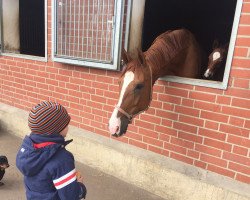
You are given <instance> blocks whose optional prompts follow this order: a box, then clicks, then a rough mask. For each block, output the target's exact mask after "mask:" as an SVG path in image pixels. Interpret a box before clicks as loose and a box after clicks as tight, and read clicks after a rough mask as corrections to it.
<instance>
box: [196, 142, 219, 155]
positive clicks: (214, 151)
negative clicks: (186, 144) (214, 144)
mask: <svg viewBox="0 0 250 200" xmlns="http://www.w3.org/2000/svg"><path fill="white" fill-rule="evenodd" d="M195 150H196V151H198V152H202V153H204V154H208V155H212V156H216V157H221V155H222V151H221V150H218V149H215V148H211V147H208V146H204V145H200V144H195Z"/></svg>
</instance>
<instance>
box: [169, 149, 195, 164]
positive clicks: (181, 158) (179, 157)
mask: <svg viewBox="0 0 250 200" xmlns="http://www.w3.org/2000/svg"><path fill="white" fill-rule="evenodd" d="M170 158H173V159H176V160H179V161H182V162H184V163H187V164H190V165H192V164H193V162H194V160H193V159H191V158H188V157H186V156H183V155H180V154H176V153H173V152H171V153H170Z"/></svg>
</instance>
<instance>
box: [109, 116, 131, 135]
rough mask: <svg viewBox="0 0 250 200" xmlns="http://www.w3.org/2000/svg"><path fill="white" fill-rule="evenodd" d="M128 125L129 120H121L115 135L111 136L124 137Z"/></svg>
mask: <svg viewBox="0 0 250 200" xmlns="http://www.w3.org/2000/svg"><path fill="white" fill-rule="evenodd" d="M128 124H129V120H128V119H127V118H124V119H122V121H121V125H120V127H119V128H118V130H117V132H116V133H114V134H112V136H114V137H121V136H122V135H124V134H125V133H126V132H127V129H128Z"/></svg>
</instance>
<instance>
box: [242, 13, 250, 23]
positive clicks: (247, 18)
mask: <svg viewBox="0 0 250 200" xmlns="http://www.w3.org/2000/svg"><path fill="white" fill-rule="evenodd" d="M240 24H241V25H250V15H246V14H241V18H240Z"/></svg>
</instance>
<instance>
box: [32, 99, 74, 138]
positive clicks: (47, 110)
mask: <svg viewBox="0 0 250 200" xmlns="http://www.w3.org/2000/svg"><path fill="white" fill-rule="evenodd" d="M28 121H29V127H30V130H31V131H32V132H33V133H37V134H45V135H49V134H53V133H60V132H61V131H62V130H63V129H64V128H66V126H67V125H68V124H69V122H70V116H69V115H68V112H67V110H66V109H65V108H64V107H63V106H62V105H60V104H58V103H54V102H50V101H43V102H41V103H39V104H37V105H36V106H34V107H33V108H32V109H31V111H30V114H29V119H28Z"/></svg>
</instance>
